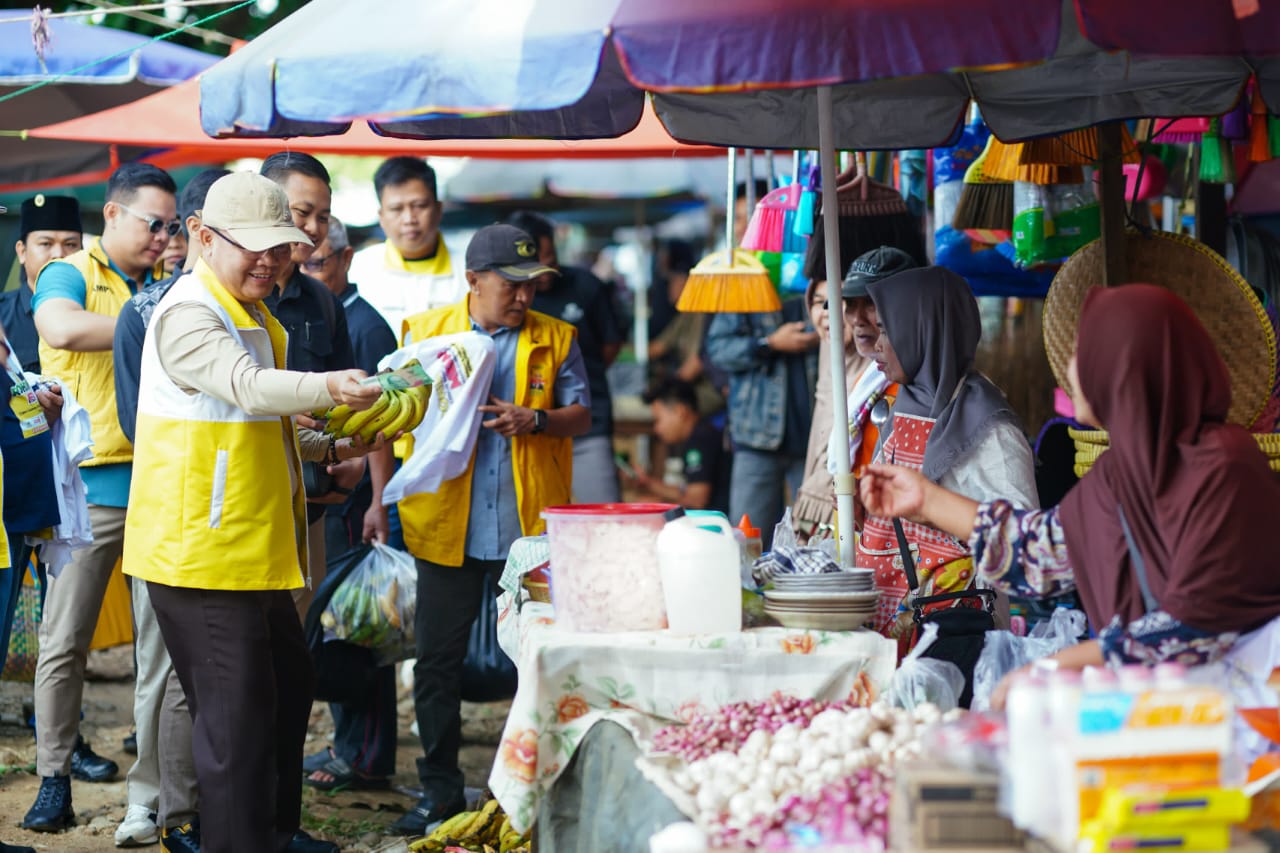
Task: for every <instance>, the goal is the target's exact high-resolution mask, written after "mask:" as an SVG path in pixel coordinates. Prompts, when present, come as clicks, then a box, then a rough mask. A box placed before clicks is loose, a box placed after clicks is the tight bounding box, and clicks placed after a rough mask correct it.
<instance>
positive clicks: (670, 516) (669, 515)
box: [662, 506, 684, 521]
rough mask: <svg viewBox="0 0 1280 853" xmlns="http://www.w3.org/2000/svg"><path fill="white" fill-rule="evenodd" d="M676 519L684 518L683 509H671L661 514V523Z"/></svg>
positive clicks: (679, 507) (678, 507)
mask: <svg viewBox="0 0 1280 853" xmlns="http://www.w3.org/2000/svg"><path fill="white" fill-rule="evenodd" d="M677 518H684V507H682V506H677V507H673V508H671V509H669V510H667V511H666V512H664V513H663V514H662V520H663V521H675V520H676V519H677Z"/></svg>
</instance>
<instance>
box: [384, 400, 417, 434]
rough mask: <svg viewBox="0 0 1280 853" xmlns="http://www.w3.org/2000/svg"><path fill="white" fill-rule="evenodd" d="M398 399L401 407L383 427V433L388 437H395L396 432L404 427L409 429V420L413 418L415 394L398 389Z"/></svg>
mask: <svg viewBox="0 0 1280 853" xmlns="http://www.w3.org/2000/svg"><path fill="white" fill-rule="evenodd" d="M395 394H396V397H397V399H398V400H399V402H400V409H399V411H398V412H397V413H396V417H395V418H393V419H392V420H391V422H390V423H388V424H387V425H386V426H385V427H383V428H382V434H383V435H385V436H386V437H387V438H388V439H390V438H393V437H395V434H396V433H397V432H399V431H400V430H402V429H407V428H408V424H409V421H410V420H412V419H413V413H414V410H415V405H416V404H415V403H414V402H413V399H414V398H413V395H412V394H410V393H408V392H407V391H396V392H395Z"/></svg>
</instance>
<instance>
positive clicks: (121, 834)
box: [116, 803, 160, 847]
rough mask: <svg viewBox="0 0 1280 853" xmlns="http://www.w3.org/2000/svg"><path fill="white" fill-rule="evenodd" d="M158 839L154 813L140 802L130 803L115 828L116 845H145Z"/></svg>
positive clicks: (158, 829)
mask: <svg viewBox="0 0 1280 853" xmlns="http://www.w3.org/2000/svg"><path fill="white" fill-rule="evenodd" d="M159 841H160V827H158V826H156V813H155V812H153V811H152V810H151V809H150V808H148V807H147V806H144V805H142V804H141V803H130V804H129V811H127V812H126V813H125V816H124V820H122V821H120V826H119V827H118V828H117V829H116V846H117V847H145V846H146V845H148V844H155V843H157V842H159Z"/></svg>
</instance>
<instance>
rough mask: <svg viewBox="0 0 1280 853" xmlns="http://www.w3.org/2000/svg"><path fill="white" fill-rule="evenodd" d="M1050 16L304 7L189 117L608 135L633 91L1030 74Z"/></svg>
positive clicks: (790, 5) (208, 91)
mask: <svg viewBox="0 0 1280 853" xmlns="http://www.w3.org/2000/svg"><path fill="white" fill-rule="evenodd" d="M1060 17H1061V10H1060V5H1059V0H970V2H967V3H939V2H936V0H789V2H782V0H742V2H738V3H733V4H725V3H723V2H719V0H525V2H522V3H518V4H513V3H510V2H507V0H441V2H437V3H431V4H423V3H420V2H417V0H387V2H384V3H383V4H381V8H380V13H379V15H377V16H371V15H368V14H367V13H366V12H365V11H364V10H363V8H362V7H361V6H360V5H359V4H351V3H346V2H344V0H314V2H312V3H310V4H308V5H307V6H306V7H305V8H303V9H301V10H299V11H298V12H296V13H294V14H293V15H291V16H289V18H288V19H287V20H285V21H283V22H281V23H280V24H278V25H277V26H275V27H273V28H272V29H271V30H269V31H268V32H267V33H264V34H263V35H262V36H260V37H259V38H257V39H255V40H254V41H253V42H251V43H250V44H249V45H248V46H247V47H245V48H243V49H242V50H240V51H238V52H237V53H236V54H234V55H232V56H231V57H229V58H228V59H226V60H224V61H223V62H222V63H219V65H218V66H217V68H216V69H214V71H213V72H212V73H211V74H210V75H208V76H207V77H206V78H205V79H204V81H203V84H202V100H201V113H202V120H203V124H204V127H205V130H206V131H207V132H209V133H210V134H211V135H239V134H244V133H269V134H271V135H275V136H283V135H294V134H314V133H321V132H338V131H341V130H342V129H343V128H345V126H346V124H347V123H349V122H350V121H351V120H353V119H357V118H367V117H372V118H375V119H377V120H378V122H377V123H378V126H379V127H381V128H383V129H385V130H387V131H390V132H397V129H399V131H400V132H411V133H415V134H422V133H428V134H433V135H434V134H435V133H448V134H451V135H452V134H455V133H466V129H465V128H461V127H456V126H455V127H451V126H449V125H435V126H434V127H435V129H434V130H433V129H432V128H430V127H426V126H423V125H422V124H420V123H418V124H412V123H411V124H407V125H406V124H397V120H400V121H403V120H405V119H407V118H410V117H419V118H434V117H437V116H438V115H439V114H454V115H466V114H474V113H486V112H488V113H495V112H500V113H505V114H507V116H506V117H505V118H500V119H497V120H496V122H497V123H499V124H501V123H502V122H505V127H504V129H505V130H506V131H507V132H505V133H501V134H495V135H513V136H547V137H558V138H582V137H587V136H601V135H617V134H618V133H621V132H623V131H625V130H627V129H629V128H630V127H631V126H633V125H634V122H635V121H636V120H637V119H638V116H639V113H640V104H641V103H642V93H641V89H650V90H654V91H665V90H677V89H679V90H719V89H757V88H765V87H784V88H797V87H809V86H813V85H815V84H821V83H840V82H846V81H853V80H868V79H875V78H888V77H902V76H913V75H921V74H932V73H937V72H942V71H946V70H948V69H951V68H956V67H967V66H976V65H983V64H989V63H993V62H996V63H1021V62H1034V61H1039V60H1042V59H1044V58H1045V57H1047V56H1049V55H1050V54H1052V52H1053V49H1054V47H1055V45H1056V44H1057V37H1058V28H1059V23H1060ZM959 34H963V35H962V36H961V35H959ZM325 80H329V81H334V82H335V83H336V82H337V81H341V85H340V86H337V85H335V86H329V85H325V84H324V83H323V82H318V81H325ZM778 118H779V119H780V118H781V117H780V116H779V117H778ZM473 126H475V125H473ZM489 130H492V128H482V129H481V130H478V131H476V132H478V133H482V134H483V133H485V132H487V131H489Z"/></svg>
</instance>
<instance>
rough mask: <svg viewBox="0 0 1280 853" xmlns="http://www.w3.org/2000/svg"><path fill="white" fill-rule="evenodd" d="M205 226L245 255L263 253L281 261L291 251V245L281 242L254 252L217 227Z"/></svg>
mask: <svg viewBox="0 0 1280 853" xmlns="http://www.w3.org/2000/svg"><path fill="white" fill-rule="evenodd" d="M205 228H208V229H209V230H210V231H212V232H213V233H214V234H217V235H218V236H219V237H221V238H222V239H223V240H226V241H227V242H228V243H230V244H231V245H233V246H235V247H236V248H237V249H239V250H240V251H242V252H244V253H245V254H246V255H253V256H254V257H258V258H260V257H263V256H264V255H265V256H268V257H272V258H275V259H276V260H277V261H283V260H287V259H288V257H289V255H290V254H292V253H293V247H292V246H291V245H289V244H288V243H281V244H280V245H279V246H272V247H271V248H270V249H263V250H262V251H260V252H255V251H253V250H252V249H246V248H245V247H244V246H241V245H240V244H239V243H237V242H236V241H235V240H232V239H231V238H230V237H228V236H227V235H226V234H223V233H222V232H221V231H219V230H218V229H217V228H212V227H210V226H208V225H206V226H205Z"/></svg>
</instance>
